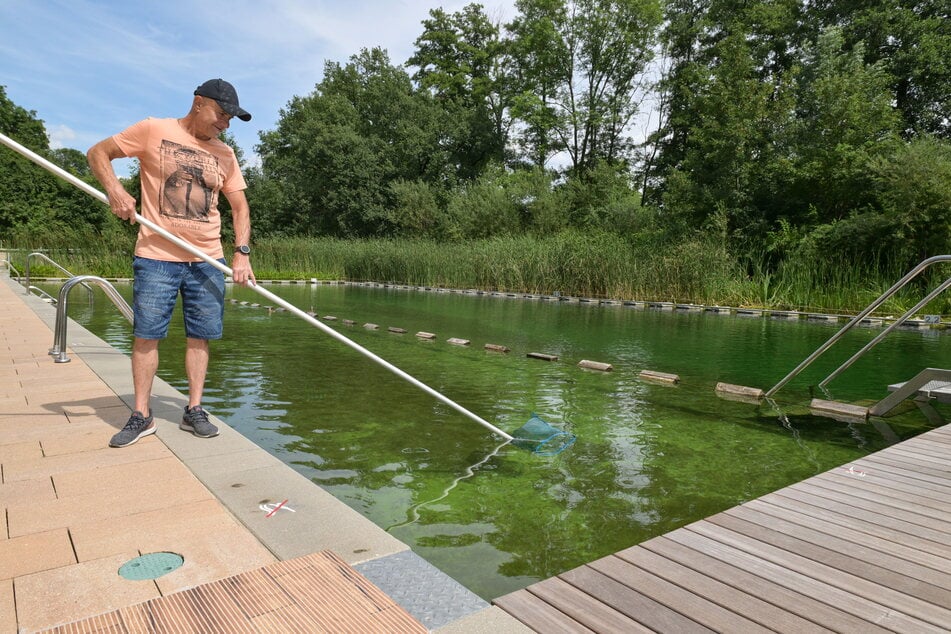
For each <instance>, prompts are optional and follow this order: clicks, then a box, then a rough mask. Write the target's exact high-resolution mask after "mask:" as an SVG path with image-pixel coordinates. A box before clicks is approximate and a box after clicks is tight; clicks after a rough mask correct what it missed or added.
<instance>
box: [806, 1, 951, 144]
mask: <svg viewBox="0 0 951 634" xmlns="http://www.w3.org/2000/svg"><path fill="white" fill-rule="evenodd" d="M811 4H812V5H813V10H812V21H813V23H814V25H815V26H814V27H813V28H814V29H815V30H816V31H819V30H821V29H822V28H824V27H825V26H839V27H841V29H842V34H843V37H844V40H845V42H844V44H845V46H846V47H848V48H852V47H855V46H857V45H859V44H861V45H862V46H863V56H864V57H863V61H864V62H865V63H866V64H870V65H871V64H877V65H879V66H880V67H881V68H882V69H883V70H884V71H885V72H886V73H887V74H888V76H889V86H890V89H891V93H892V95H893V97H894V100H895V106H896V107H897V109H898V111H899V112H900V113H901V117H902V132H903V135H904V136H905V138H913V137H915V136H918V135H924V134H930V135H933V136H935V137H937V138H942V139H951V113H949V107H951V94H949V91H951V88H949V87H951V13H949V9H948V3H947V1H946V0H835V1H833V0H814V1H813V2H812V3H811Z"/></svg>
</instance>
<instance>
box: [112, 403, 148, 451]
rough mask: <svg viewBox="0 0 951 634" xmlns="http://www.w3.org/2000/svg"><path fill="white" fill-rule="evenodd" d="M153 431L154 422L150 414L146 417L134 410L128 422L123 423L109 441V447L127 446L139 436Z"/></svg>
mask: <svg viewBox="0 0 951 634" xmlns="http://www.w3.org/2000/svg"><path fill="white" fill-rule="evenodd" d="M154 433H155V424H154V423H153V422H152V416H151V415H150V416H149V417H148V418H146V417H145V416H143V415H142V412H140V411H138V410H136V411H134V412H132V416H130V417H129V422H127V423H126V424H125V427H123V428H122V431H120V432H119V433H118V434H116V435H115V436H113V437H112V440H110V441H109V446H110V447H128V446H129V445H131V444H132V443H134V442H135V441H137V440H138V439H139V438H142V437H143V436H148V435H149V434H154Z"/></svg>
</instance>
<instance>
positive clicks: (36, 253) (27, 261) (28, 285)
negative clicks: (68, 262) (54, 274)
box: [23, 251, 92, 297]
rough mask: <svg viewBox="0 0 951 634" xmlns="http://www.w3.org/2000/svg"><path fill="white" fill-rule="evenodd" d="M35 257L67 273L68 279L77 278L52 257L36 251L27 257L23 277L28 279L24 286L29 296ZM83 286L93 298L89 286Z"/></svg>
mask: <svg viewBox="0 0 951 634" xmlns="http://www.w3.org/2000/svg"><path fill="white" fill-rule="evenodd" d="M34 256H36V257H39V258H42V259H44V260H46V261H47V262H48V263H49V264H52V265H53V266H55V267H56V268H57V269H59V270H60V272H62V273H65V274H66V277H69V278H73V277H76V276H75V275H73V274H72V273H70V272H69V271H67V270H66V269H65V268H63V267H62V266H60V265H59V264H58V263H57V262H55V261H54V260H53V259H52V258H51V257H49V256H48V255H46V254H45V253H41V252H39V251H34V252H33V253H31V254H29V255H28V256H26V271H25V273H24V274H23V276H24V277H25V278H26V283H25V284H24V286H26V292H27V295H29V293H30V261H31V260H32V259H33V257H34ZM83 286H85V287H86V290H87V291H89V296H90V297H92V289H91V288H89V286H88V285H87V284H83Z"/></svg>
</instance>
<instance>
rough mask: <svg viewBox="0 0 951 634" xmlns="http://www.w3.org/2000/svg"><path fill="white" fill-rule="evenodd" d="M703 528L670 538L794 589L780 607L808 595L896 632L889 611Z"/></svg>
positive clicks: (790, 605) (792, 607)
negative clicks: (710, 533) (715, 536)
mask: <svg viewBox="0 0 951 634" xmlns="http://www.w3.org/2000/svg"><path fill="white" fill-rule="evenodd" d="M699 526H700V523H697V524H691V525H690V527H688V528H685V529H681V530H677V531H674V532H673V533H668V534H667V535H666V537H668V538H669V539H671V540H672V541H674V542H676V543H678V544H680V545H682V546H685V547H687V548H691V549H693V550H697V551H700V552H703V553H706V554H708V555H709V556H711V557H715V558H716V559H717V560H719V561H721V562H725V563H728V564H730V565H732V566H735V567H737V568H739V569H741V570H744V571H746V572H748V573H750V574H752V575H755V576H757V577H761V578H763V579H764V580H767V581H770V582H772V583H775V584H777V585H779V586H781V587H784V588H787V589H789V590H791V592H790V593H789V595H788V599H787V600H786V601H785V602H782V603H777V605H779V606H780V607H783V608H785V609H788V610H790V611H795V610H796V607H797V605H798V603H797V601H798V600H799V598H800V596H805V597H808V598H809V599H812V600H814V601H818V602H820V603H823V604H826V605H828V606H830V607H833V608H835V609H838V610H841V611H843V612H845V613H846V614H848V615H851V616H852V617H855V618H858V619H861V620H862V621H867V622H868V625H869V626H872V625H873V624H875V625H877V626H880V627H884V628H888V629H890V631H895V627H894V626H892V627H889V626H890V625H891V623H890V622H889V621H890V619H891V620H892V621H894V615H893V614H892V612H891V610H889V609H888V608H885V607H883V606H880V605H877V604H875V603H872V602H871V601H868V600H866V599H863V598H862V597H858V596H855V595H853V594H851V593H848V592H845V591H843V590H841V589H839V588H837V587H835V586H832V585H829V584H827V583H825V582H823V581H819V580H817V579H814V578H812V577H809V576H807V575H804V574H801V573H799V572H796V571H794V570H790V569H788V568H784V567H783V566H781V565H779V564H775V563H773V562H771V561H768V560H766V559H763V558H761V557H757V556H756V555H753V554H750V553H748V552H746V551H744V550H742V549H740V548H737V547H735V546H733V545H730V544H727V543H724V542H722V541H718V540H716V539H714V538H712V537H708V536H707V535H703V534H701V533H698V532H696V531H695V530H693V529H694V528H697V527H699ZM900 624H901V625H905V626H906V627H907V622H906V621H904V620H902V621H901V623H900ZM847 631H848V630H847ZM855 631H863V632H864V631H865V629H864V628H859V629H857V630H855Z"/></svg>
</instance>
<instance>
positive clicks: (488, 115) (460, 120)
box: [407, 4, 510, 180]
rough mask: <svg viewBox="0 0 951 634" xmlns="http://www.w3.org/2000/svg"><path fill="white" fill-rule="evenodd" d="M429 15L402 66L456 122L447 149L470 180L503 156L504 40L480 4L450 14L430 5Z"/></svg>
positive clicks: (506, 125) (505, 126)
mask: <svg viewBox="0 0 951 634" xmlns="http://www.w3.org/2000/svg"><path fill="white" fill-rule="evenodd" d="M429 16H430V17H429V19H427V20H424V21H423V28H424V30H423V33H422V35H420V36H419V37H418V38H417V39H416V52H415V53H414V54H413V56H412V57H410V59H409V60H408V61H407V65H408V66H416V67H417V71H416V73H415V74H414V75H413V80H414V81H416V82H417V83H418V85H419V87H420V88H421V89H423V90H425V91H428V92H429V93H430V94H431V95H432V96H433V97H434V98H435V99H436V101H437V102H438V103H439V105H440V106H441V107H442V108H443V110H445V111H446V112H447V114H449V115H450V117H451V118H452V120H454V121H455V122H456V125H455V126H453V128H452V129H451V130H449V132H450V136H449V137H448V144H447V145H448V147H447V149H448V150H449V152H450V156H451V160H452V162H453V163H454V164H455V165H456V170H457V175H458V177H459V178H460V179H462V180H468V179H472V178H475V177H476V176H478V175H479V173H480V172H481V171H482V169H483V168H484V167H485V166H486V165H488V164H489V163H493V162H495V163H502V162H504V161H505V159H506V154H505V151H506V141H507V136H508V128H509V125H510V122H509V119H508V115H507V107H508V105H509V102H510V95H509V92H508V88H507V77H506V76H505V74H504V64H505V59H506V52H505V47H506V44H505V43H504V42H503V41H502V40H501V38H500V29H499V26H498V25H496V24H494V23H492V22H491V21H490V20H489V18H488V16H486V14H485V12H484V10H483V8H482V5H479V4H470V5H467V6H466V7H465V8H463V10H462V11H460V12H458V13H454V14H451V15H450V14H447V13H446V12H445V11H443V10H442V9H433V10H431V11H430V12H429Z"/></svg>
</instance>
